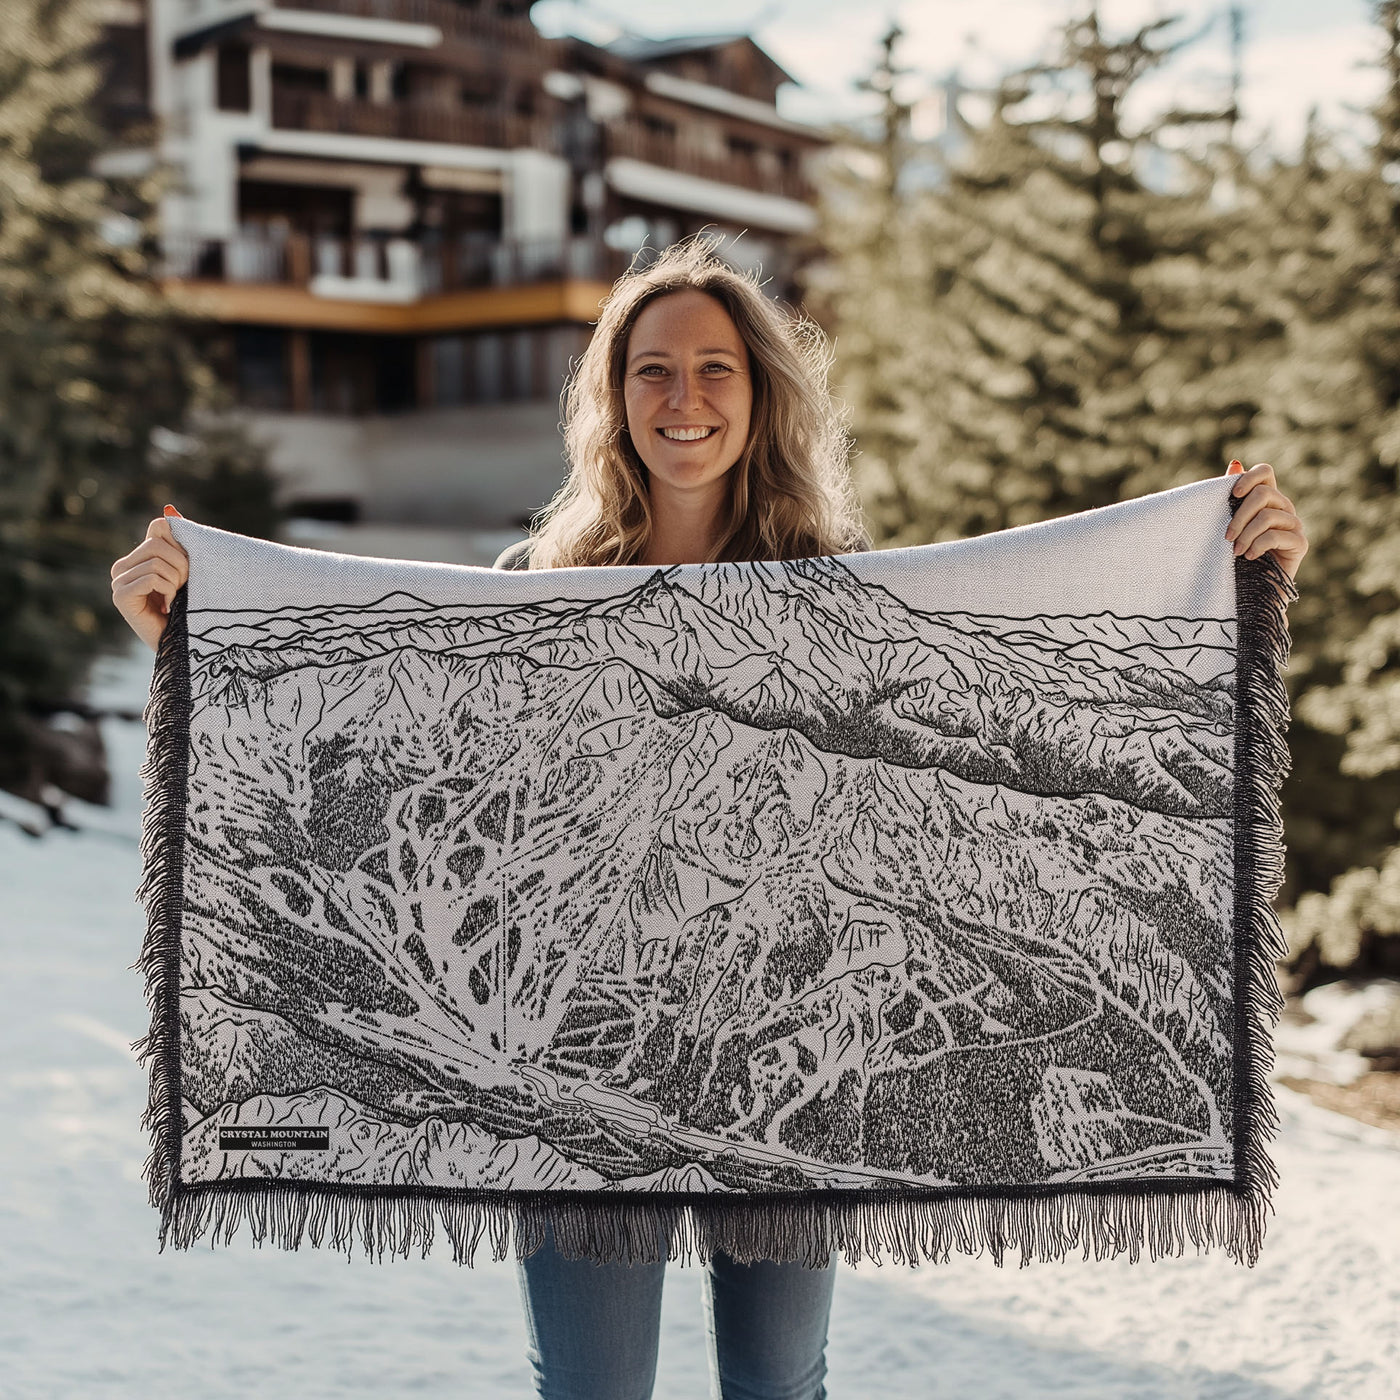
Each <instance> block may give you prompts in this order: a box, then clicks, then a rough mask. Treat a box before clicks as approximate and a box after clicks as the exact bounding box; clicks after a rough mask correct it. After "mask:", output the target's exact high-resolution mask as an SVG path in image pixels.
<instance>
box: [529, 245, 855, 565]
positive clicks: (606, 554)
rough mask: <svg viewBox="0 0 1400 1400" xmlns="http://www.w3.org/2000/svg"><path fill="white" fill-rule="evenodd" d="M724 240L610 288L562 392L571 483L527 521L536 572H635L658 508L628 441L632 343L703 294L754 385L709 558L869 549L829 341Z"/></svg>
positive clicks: (669, 253) (676, 253)
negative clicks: (745, 355) (689, 295)
mask: <svg viewBox="0 0 1400 1400" xmlns="http://www.w3.org/2000/svg"><path fill="white" fill-rule="evenodd" d="M722 242H723V239H722V238H720V237H718V236H716V235H714V234H700V235H695V236H693V237H691V238H687V239H685V240H684V241H682V242H680V243H675V244H672V245H671V246H670V247H669V248H667V249H665V250H664V251H663V252H662V253H661V254H660V255H659V256H658V257H657V258H656V259H655V261H653V262H651V263H650V264H648V265H645V266H639V265H638V263H636V262H634V263H633V265H632V267H631V268H630V269H629V270H628V271H627V272H626V273H624V274H623V276H622V277H620V278H619V279H618V281H617V283H616V284H615V285H614V287H613V289H612V292H611V293H610V295H609V296H608V299H607V301H606V302H605V303H604V305H603V310H602V314H601V316H600V317H599V320H598V325H597V329H596V330H595V331H594V333H593V339H592V340H591V341H590V343H589V346H588V349H587V350H586V351H585V352H584V354H583V355H582V356H581V358H580V359H579V361H578V363H577V365H576V366H575V367H574V370H573V373H572V374H571V376H570V378H569V382H568V384H567V385H566V386H565V389H564V394H563V405H564V424H563V427H564V443H565V455H566V456H567V458H568V461H569V474H568V476H567V478H566V479H565V481H564V484H563V485H562V486H561V487H560V488H559V491H558V492H557V493H556V494H555V496H554V498H553V499H552V500H551V501H550V502H549V503H548V504H547V505H546V506H544V507H542V508H541V510H540V511H539V512H537V513H536V515H535V516H534V517H533V518H532V520H531V526H532V529H531V538H530V567H531V568H532V569H549V568H568V567H574V566H580V565H605V564H635V563H639V562H640V561H641V559H642V556H643V553H644V552H645V550H646V546H647V542H648V540H649V539H650V536H651V529H652V505H651V497H650V491H649V487H648V477H649V473H648V471H647V468H646V466H645V464H644V463H643V462H642V459H641V457H640V456H639V455H638V453H637V449H636V448H635V447H634V446H633V444H632V439H631V436H630V435H629V433H628V431H627V414H626V408H625V405H624V401H623V384H624V370H625V365H626V359H627V341H628V337H629V336H630V335H631V333H632V327H633V326H634V325H635V324H636V322H637V317H638V316H640V315H641V313H642V311H643V310H644V309H645V308H646V307H648V306H649V305H650V304H651V303H652V302H654V301H656V300H658V299H659V298H661V297H665V296H671V295H673V294H675V293H677V292H684V291H697V292H704V293H705V295H706V296H710V297H713V298H714V299H715V300H716V301H717V302H718V303H719V304H720V305H721V306H722V307H723V308H724V309H725V310H726V311H727V312H728V313H729V316H730V319H731V320H733V322H734V324H735V326H736V327H737V329H738V331H739V335H740V337H741V338H742V340H743V342H744V344H745V346H746V347H747V348H748V352H749V367H750V376H751V381H752V384H753V409H752V413H751V416H750V428H749V437H748V441H747V443H746V444H745V447H744V451H743V455H742V456H741V457H740V458H739V460H738V461H737V462H735V464H734V466H733V467H731V468H730V470H729V473H728V477H727V479H728V481H729V483H730V490H729V495H728V512H727V513H728V519H727V521H726V523H725V525H724V528H723V530H722V533H721V535H720V538H719V540H718V542H717V544H716V545H715V549H714V552H713V554H712V556H711V561H712V562H717V561H721V560H744V559H803V558H810V557H812V556H814V555H821V554H843V553H847V552H850V551H853V550H859V549H868V548H869V547H870V537H869V535H868V534H867V533H866V530H865V526H864V523H863V520H862V517H861V508H860V502H859V500H858V498H857V496H856V493H855V487H854V486H853V485H852V482H851V477H850V471H849V466H848V459H849V455H850V435H849V433H848V432H847V429H846V423H845V419H844V416H843V415H842V413H841V412H840V411H839V410H838V409H837V407H836V405H835V404H834V403H833V402H832V398H831V395H830V393H829V392H828V389H827V374H828V370H829V368H830V363H831V357H830V353H829V350H828V348H827V342H826V338H825V337H824V336H823V334H822V332H821V330H820V328H819V327H818V326H817V325H815V324H814V323H813V322H812V321H810V320H808V319H807V318H806V317H804V316H801V315H797V316H790V315H788V314H787V313H786V312H785V311H783V309H782V308H781V307H779V306H778V305H777V304H775V303H774V302H773V301H772V300H771V299H770V298H769V297H768V296H767V295H765V293H764V292H763V289H762V288H761V287H760V285H759V283H758V280H757V278H756V277H755V276H752V275H745V274H741V273H739V272H736V271H734V269H732V268H730V267H728V266H726V265H725V264H724V263H723V262H721V261H720V260H719V258H718V256H717V255H716V254H717V249H718V246H719V245H720V243H722Z"/></svg>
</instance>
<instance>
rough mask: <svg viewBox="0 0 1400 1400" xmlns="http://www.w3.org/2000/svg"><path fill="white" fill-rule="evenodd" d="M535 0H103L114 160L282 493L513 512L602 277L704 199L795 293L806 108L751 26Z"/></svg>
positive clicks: (718, 225) (750, 255)
mask: <svg viewBox="0 0 1400 1400" xmlns="http://www.w3.org/2000/svg"><path fill="white" fill-rule="evenodd" d="M529 10H530V3H529V0H287V3H273V2H272V0H113V5H112V7H111V8H110V9H109V24H108V28H107V50H108V57H109V63H108V65H107V71H108V78H107V83H106V87H105V89H104V103H105V106H106V108H107V115H108V120H109V122H110V123H111V124H112V125H113V126H114V127H115V128H116V129H117V130H118V131H119V132H120V131H126V132H130V133H138V132H141V131H146V132H148V133H154V135H153V137H152V138H150V139H147V140H145V141H139V142H138V141H126V142H123V141H122V140H121V139H120V138H118V139H117V140H116V141H115V143H114V146H113V148H112V150H111V151H110V153H109V155H108V157H107V159H108V160H109V161H110V162H111V163H112V164H113V166H114V168H115V167H116V166H119V165H120V164H121V163H122V162H127V163H128V164H130V163H135V162H139V161H141V160H142V159H150V158H153V157H158V158H159V159H161V160H162V161H164V162H165V163H166V164H167V165H168V166H169V167H170V168H171V169H173V170H174V171H175V172H176V175H177V178H176V180H175V182H174V184H173V185H172V188H171V189H170V192H169V194H168V196H167V197H166V200H165V202H164V205H163V208H162V215H161V221H162V237H163V243H164V248H165V257H166V267H165V271H166V275H167V277H168V279H169V280H170V282H171V283H172V284H173V285H175V286H176V287H178V289H179V290H180V292H181V294H182V295H184V296H186V297H188V298H189V299H191V300H192V301H193V302H194V303H195V305H196V306H197V307H198V308H199V309H200V310H201V311H202V312H203V313H204V314H205V316H206V317H207V318H208V324H209V326H210V328H211V337H212V341H213V347H214V350H215V354H216V361H217V363H218V364H219V366H220V368H221V372H222V373H223V374H224V375H225V376H226V378H227V379H228V381H229V382H230V384H231V386H232V387H233V388H234V390H235V393H236V396H237V398H238V400H239V402H240V403H241V404H242V405H243V406H244V408H245V409H246V410H248V411H249V413H250V414H252V415H253V417H254V421H255V426H256V427H257V429H258V430H259V431H260V432H262V433H263V435H264V436H266V437H267V438H268V439H269V441H270V442H271V443H272V445H273V448H274V453H275V460H276V461H277V464H278V466H279V468H280V469H281V471H282V473H283V476H284V479H285V481H286V483H287V494H288V497H289V500H290V502H291V504H292V507H293V509H294V510H296V511H298V512H300V513H302V514H303V515H307V516H320V517H322V518H324V519H328V520H335V519H339V520H345V521H350V520H356V519H359V520H379V521H386V522H402V523H412V522H419V521H424V520H431V521H433V522H435V523H444V522H446V523H453V524H462V525H477V526H487V527H490V526H497V527H504V526H507V525H516V526H518V525H519V523H520V522H521V521H522V520H523V519H524V518H526V517H527V516H528V514H529V513H530V512H532V511H533V510H534V509H536V508H538V506H539V505H540V504H542V503H543V501H544V500H545V499H547V498H548V497H549V496H550V495H552V494H553V492H554V490H555V489H556V488H557V486H558V484H559V481H560V480H561V479H562V475H563V461H562V457H561V455H560V454H561V443H560V439H559V434H558V418H559V406H558V400H559V392H560V389H561V387H562V383H563V380H564V377H565V375H566V373H567V368H568V364H569V361H570V359H571V358H572V357H574V356H576V355H578V354H579V353H580V352H581V351H582V349H583V348H584V346H585V345H586V343H587V338H588V335H589V333H590V323H591V322H592V321H593V320H595V319H596V316H597V311H598V305H599V302H600V300H601V298H602V297H603V296H604V295H605V293H606V291H607V289H608V287H609V285H610V284H611V282H612V280H613V279H614V278H615V277H616V276H617V275H618V274H619V273H620V272H621V271H622V270H623V269H624V268H625V267H626V266H627V265H628V263H629V262H630V261H631V260H632V257H633V255H634V254H636V253H637V251H638V250H639V249H642V248H643V247H651V248H657V247H661V246H664V245H665V244H667V243H669V242H672V241H674V240H675V239H676V238H679V237H682V236H684V235H686V234H688V233H691V232H694V231H696V230H698V229H700V228H702V227H709V228H714V229H716V230H718V231H721V232H727V233H731V234H737V233H740V232H741V231H742V234H743V236H742V237H741V238H739V239H738V240H737V241H736V242H734V243H733V244H732V245H731V246H730V247H729V248H728V251H727V256H728V257H729V258H730V260H731V261H734V262H736V263H739V264H741V265H742V264H747V265H754V266H760V267H761V268H762V271H763V275H764V277H765V279H767V285H768V286H769V288H770V290H772V291H773V292H774V293H775V294H776V295H780V296H784V297H791V296H793V295H794V292H795V285H794V275H795V272H796V270H797V267H798V264H799V262H800V260H801V258H802V256H803V255H804V249H805V248H806V247H807V246H808V241H809V240H810V238H811V235H812V233H813V231H814V228H815V223H816V215H815V210H814V192H813V185H812V174H811V164H812V162H813V160H814V159H815V158H816V157H818V156H819V154H820V152H821V151H822V150H823V149H824V148H825V147H826V145H827V138H826V137H825V135H824V134H823V133H821V132H820V131H817V130H815V129H813V128H811V127H807V126H802V125H798V124H796V123H793V122H791V121H787V120H785V119H784V118H783V117H782V116H780V115H779V113H778V110H777V105H776V96H777V92H778V89H779V88H780V87H781V85H782V84H783V83H785V82H789V81H791V78H790V77H789V75H788V74H787V73H785V72H784V71H783V70H782V69H781V68H780V67H779V66H778V65H777V64H776V63H775V62H774V61H773V60H772V59H771V58H770V57H769V56H768V55H767V54H765V53H764V52H763V50H762V49H760V48H759V47H758V46H757V45H756V44H755V43H754V42H753V41H752V40H751V39H749V38H747V37H746V36H743V35H731V36H718V37H716V36H709V37H706V38H702V39H688V40H687V39H676V40H670V41H654V40H639V39H627V40H620V41H618V42H616V43H614V44H611V45H608V46H599V45H594V44H588V43H585V42H583V41H581V40H577V39H567V38H566V39H551V38H546V37H545V36H543V35H542V34H540V33H539V31H538V30H537V29H536V28H535V27H534V25H533V24H532V23H531V20H530V16H529Z"/></svg>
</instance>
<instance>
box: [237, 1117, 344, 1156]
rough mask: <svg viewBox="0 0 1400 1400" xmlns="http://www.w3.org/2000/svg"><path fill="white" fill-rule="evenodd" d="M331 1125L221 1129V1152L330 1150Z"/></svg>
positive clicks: (253, 1125) (258, 1126) (259, 1126)
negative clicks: (325, 1126)
mask: <svg viewBox="0 0 1400 1400" xmlns="http://www.w3.org/2000/svg"><path fill="white" fill-rule="evenodd" d="M330 1146H331V1130H330V1129H329V1128H301V1127H296V1126H291V1127H288V1126H285V1125H283V1126H276V1127H273V1126H268V1125H264V1124H256V1123H254V1124H250V1125H249V1126H246V1127H233V1128H220V1129H219V1151H220V1152H329V1151H330Z"/></svg>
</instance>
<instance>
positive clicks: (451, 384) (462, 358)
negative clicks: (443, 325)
mask: <svg viewBox="0 0 1400 1400" xmlns="http://www.w3.org/2000/svg"><path fill="white" fill-rule="evenodd" d="M432 363H433V402H434V403H435V404H436V405H437V406H438V407H439V408H457V407H458V406H459V405H461V404H463V403H465V402H466V389H467V356H466V345H465V344H464V342H463V337H462V336H460V335H440V336H436V337H435V338H434V340H433V345H432Z"/></svg>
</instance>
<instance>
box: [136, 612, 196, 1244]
mask: <svg viewBox="0 0 1400 1400" xmlns="http://www.w3.org/2000/svg"><path fill="white" fill-rule="evenodd" d="M185 616H186V592H185V589H183V588H182V589H180V591H179V592H178V593H176V595H175V597H174V599H173V601H172V602H171V605H170V613H169V616H168V617H167V619H166V626H165V632H164V633H163V634H162V636H161V640H160V645H159V647H158V648H157V649H156V664H155V671H154V672H153V673H152V676H151V692H150V697H149V699H148V700H147V703H146V712H145V716H144V718H145V721H146V735H147V739H146V761H145V763H144V764H143V765H142V767H141V779H142V783H143V791H144V795H145V807H144V809H143V811H142V815H141V862H142V870H143V875H142V879H141V884H140V887H139V888H138V889H137V891H136V898H137V899H138V900H140V901H141V902H142V903H143V904H144V905H145V908H146V936H145V940H144V941H143V943H142V947H141V955H140V957H139V958H137V960H136V961H135V962H134V963H132V964H131V970H132V971H137V972H142V973H144V974H145V978H146V985H145V990H146V1004H147V1006H149V1007H150V1011H151V1028H150V1030H149V1031H147V1033H146V1034H145V1035H144V1036H142V1037H140V1039H138V1040H134V1041H132V1043H131V1048H132V1050H133V1051H134V1052H135V1054H136V1059H137V1063H139V1064H145V1063H147V1062H149V1071H148V1073H149V1076H150V1089H149V1096H148V1099H147V1104H146V1111H145V1112H144V1113H143V1114H142V1116H141V1126H142V1127H143V1128H147V1129H149V1131H150V1134H151V1151H150V1154H149V1155H148V1156H147V1158H146V1163H145V1166H144V1168H143V1174H144V1176H145V1178H146V1183H147V1186H148V1188H149V1193H150V1201H151V1204H152V1205H153V1206H154V1207H155V1208H156V1209H157V1210H159V1211H160V1212H161V1225H160V1243H161V1248H162V1249H164V1248H165V1236H166V1232H167V1230H168V1229H169V1228H170V1226H171V1224H172V1223H173V1220H174V1214H175V1211H176V1205H177V1201H178V1200H179V1163H180V1133H181V1128H182V1126H183V1116H182V1113H181V1105H180V924H181V913H182V910H183V906H184V890H185V881H184V836H185V799H186V787H187V783H186V779H187V776H188V763H189V719H190V670H189V649H188V646H187V644H186V629H185Z"/></svg>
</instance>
